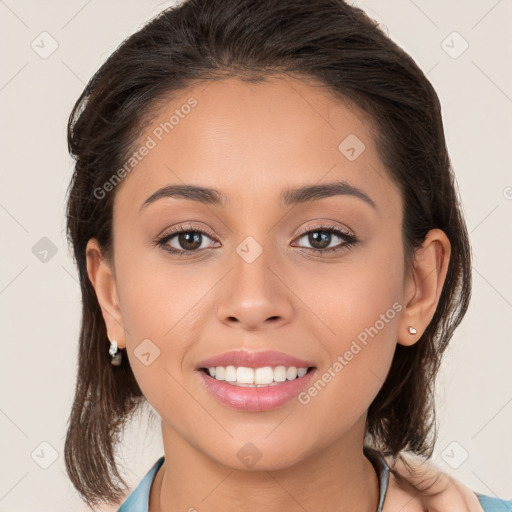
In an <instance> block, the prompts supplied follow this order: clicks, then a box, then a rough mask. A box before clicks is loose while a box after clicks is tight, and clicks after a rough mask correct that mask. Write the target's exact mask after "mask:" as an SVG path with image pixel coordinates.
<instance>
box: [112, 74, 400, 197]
mask: <svg viewBox="0 0 512 512" xmlns="http://www.w3.org/2000/svg"><path fill="white" fill-rule="evenodd" d="M144 148H146V149H144ZM133 150H134V151H135V152H136V153H138V155H137V159H136V160H133V161H132V162H131V164H133V165H128V166H127V167H126V168H127V169H130V171H129V173H127V174H126V178H125V181H126V183H123V186H122V187H120V190H118V195H119V201H118V199H117V198H116V202H118V203H122V204H123V205H125V206H131V207H133V206H135V205H136V206H137V207H138V206H140V205H142V203H143V202H144V200H145V199H146V198H147V197H148V196H149V195H151V193H153V192H154V191H155V190H156V189H157V188H160V187H164V186H166V185H169V184H180V183H187V184H194V185H201V186H204V187H211V188H217V189H222V191H223V192H225V193H226V195H227V197H228V198H229V201H230V202H231V199H232V198H238V200H239V201H240V202H242V203H244V204H247V199H250V198H251V197H252V198H254V200H256V199H258V200H259V201H261V200H262V199H263V198H271V199H272V200H275V199H276V198H278V196H279V193H280V190H281V189H284V188H287V187H290V186H292V187H293V186H299V185H305V184H308V185H309V184H314V183H315V184H316V183H322V182H333V181H340V180H343V181H348V182H350V183H351V184H353V185H355V186H357V187H360V188H362V189H368V190H375V189H381V191H382V192H383V194H384V196H385V197H383V198H381V199H380V201H381V202H382V201H387V200H388V199H389V196H390V195H393V194H394V195H395V197H394V199H396V194H397V191H396V189H395V187H394V186H393V185H392V184H391V182H390V179H389V177H388V174H387V172H386V171H385V170H384V168H383V165H382V163H381V162H380V159H379V157H378V155H377V150H376V147H375V143H374V140H373V138H372V136H371V122H370V120H369V118H368V117H367V115H365V114H363V112H362V111H360V110H359V109H358V108H356V107H354V106H351V105H350V104H349V103H347V102H345V101H341V100H340V99H338V98H335V97H334V96H333V95H332V94H331V93H330V92H329V90H327V89H326V88H325V87H322V86H320V85H319V84H317V83H315V82H311V81H303V80H298V79H293V78H291V77H289V76H277V77H273V78H269V79H267V80H266V81H263V82H259V83H249V82H245V81H242V80H240V79H238V78H226V79H221V80H216V81H211V82H200V83H198V84H196V85H194V86H193V87H190V88H187V89H186V90H182V91H180V92H179V93H177V94H175V95H173V97H172V99H169V100H168V101H163V102H160V103H159V108H158V109H157V113H156V116H155V117H154V118H153V119H152V121H151V123H150V124H149V125H148V126H147V128H146V129H145V131H144V132H143V134H142V135H141V137H140V138H139V140H138V142H137V144H135V146H134V148H133ZM142 153H143V155H142ZM386 194H387V196H386ZM386 197H388V199H386Z"/></svg>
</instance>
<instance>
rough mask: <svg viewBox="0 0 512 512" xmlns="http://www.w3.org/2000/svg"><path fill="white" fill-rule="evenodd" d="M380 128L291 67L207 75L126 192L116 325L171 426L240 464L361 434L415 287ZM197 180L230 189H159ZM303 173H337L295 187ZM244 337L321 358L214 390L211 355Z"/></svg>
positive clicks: (150, 147)
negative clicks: (299, 370)
mask: <svg viewBox="0 0 512 512" xmlns="http://www.w3.org/2000/svg"><path fill="white" fill-rule="evenodd" d="M173 116H174V117H173ZM166 123H167V124H166ZM369 130H370V126H369V124H368V121H367V120H365V118H363V116H362V114H361V113H360V112H359V111H356V110H353V109H349V108H348V106H347V105H344V104H342V103H341V102H340V101H337V100H335V99H333V98H332V97H331V96H329V95H328V94H327V93H326V91H325V90H322V89H321V88H319V87H315V86H313V85H312V84H309V83H307V82H302V81H298V80H294V79H291V78H289V77H287V78H285V79H272V80H268V81H267V82H264V83H258V84H250V83H246V82H243V81H240V80H238V79H224V80H220V81H217V82H211V83H209V84H206V83H201V84H199V85H197V86H195V87H193V88H190V89H187V90H186V91H182V92H181V93H180V94H179V95H178V96H176V97H175V98H174V99H173V100H172V101H170V102H169V103H168V104H167V105H166V106H165V107H164V108H162V109H161V110H160V111H159V114H158V118H156V119H155V120H154V121H153V122H152V124H151V126H149V127H148V128H147V129H146V131H145V132H144V133H143V134H142V136H141V137H140V140H139V143H138V144H137V145H136V147H135V148H134V149H135V150H137V151H138V160H137V162H136V165H135V166H134V167H133V169H132V170H131V171H130V172H129V173H128V174H127V176H126V178H125V181H124V182H123V183H122V184H121V185H119V186H118V187H119V188H118V190H117V191H116V194H117V195H116V198H115V202H114V221H113V230H114V267H115V287H116V295H117V297H118V301H119V311H120V316H119V319H118V322H119V323H118V324H111V328H109V334H115V337H116V339H117V340H118V341H119V345H120V346H121V347H126V348H127V352H128V356H129V361H130V365H131V367H132V369H133V372H134V374H135V377H136V379H137V381H138V383H139V385H140V388H141V389H142V391H143V393H144V395H145V396H146V398H147V400H148V401H149V403H150V404H151V406H152V407H153V408H154V409H155V410H156V411H157V412H158V414H159V415H160V416H161V418H162V426H163V432H164V436H167V439H168V440H171V439H172V440H174V441H175V442H176V443H178V442H186V443H187V446H191V447H193V448H195V449H197V450H199V451H200V452H202V453H203V454H206V455H208V456H210V457H211V458H213V459H214V460H216V461H218V462H220V463H222V464H225V465H227V466H230V467H239V468H242V467H244V465H245V466H246V467H248V464H247V462H246V460H245V459H244V456H245V455H253V456H255V457H256V458H258V459H259V460H258V468H266V469H278V468H282V467H286V466H290V465H291V464H293V463H295V462H297V461H299V460H303V459H304V458H305V457H307V456H309V455H312V454H314V453H316V452H318V451H319V450H321V449H323V448H326V447H328V446H329V445H332V444H333V443H336V442H340V443H344V442H346V443H352V444H353V443H356V444H357V445H361V444H362V441H363V434H364V423H365V418H366V411H367V409H368V407H369V405H370V403H371V402H372V400H373V399H374V397H375V396H376V394H377V392H378V391H379V389H380V388H381V386H382V384H383V382H384V380H385V377H386V375H387V372H388V370H389V367H390V364H391V360H392V357H393V353H394V350H395V346H396V343H397V337H398V334H397V333H398V330H399V326H400V316H401V313H400V311H401V309H402V307H403V306H404V304H405V303H406V301H407V298H408V295H409V289H408V288H407V286H408V282H409V281H408V279H406V276H405V271H404V252H403V246H402V202H401V198H400V194H399V191H398V189H397V187H396V186H395V185H394V184H393V182H392V181H391V179H390V178H389V175H388V173H387V171H386V169H385V168H384V167H383V164H382V163H381V161H380V160H379V157H378V155H377V152H376V147H375V144H374V141H373V139H372V136H371V134H370V131H369ZM143 146H145V147H146V149H142V148H143ZM139 159H140V161H139ZM133 163H134V161H132V165H133ZM127 168H128V167H127ZM327 184H329V185H330V186H331V184H332V185H333V187H332V188H331V187H326V185H327ZM334 184H338V185H339V187H338V188H337V189H334ZM343 184H345V187H344V188H343V187H342V186H341V185H343ZM185 185H190V186H194V187H201V188H204V189H216V190H217V191H218V193H219V195H220V196H221V198H220V200H219V201H218V202H217V201H215V200H214V199H215V198H216V195H215V194H214V193H212V192H209V193H208V194H204V193H203V194H199V193H197V194H196V199H200V198H203V200H194V199H192V198H184V197H183V196H180V195H174V196H170V195H167V196H166V195H165V194H161V195H160V197H157V198H155V197H153V200H151V201H149V202H147V203H145V202H146V201H147V200H148V198H150V197H151V196H152V195H153V194H155V192H156V191H158V190H159V189H162V188H164V187H169V186H175V187H183V186H185ZM302 187H323V188H320V189H317V190H316V192H315V191H313V193H308V192H303V193H294V192H293V191H294V190H296V189H300V188H302ZM351 187H352V188H351ZM357 191H359V192H357ZM205 199H209V201H206V200H205ZM180 226H181V227H180ZM180 229H183V231H184V232H185V233H182V234H181V235H180V234H174V236H171V237H170V238H169V236H168V235H169V234H170V231H171V230H180ZM332 230H339V231H340V232H341V234H340V233H337V232H336V231H332ZM187 232H188V235H187ZM201 232H202V233H201ZM308 233H309V234H308ZM343 233H346V234H347V235H348V237H345V235H344V234H343ZM166 237H167V238H166ZM156 240H161V241H162V243H161V244H160V245H158V244H156V243H155V241H156ZM169 249H171V250H173V251H175V252H169ZM315 249H316V251H315ZM186 250H188V251H189V252H184V251H186ZM322 251H323V252H322ZM120 325H122V327H121V326H120ZM233 350H243V351H247V352H262V351H278V352H281V353H284V354H285V355H288V356H291V357H295V358H298V359H301V360H303V362H304V361H305V362H306V363H308V366H309V365H311V366H314V367H315V369H314V370H313V371H310V372H308V373H307V374H306V375H305V376H304V377H302V380H301V381H300V382H301V383H300V384H298V382H299V381H298V380H297V381H294V383H293V384H292V385H291V386H290V385H289V384H284V383H283V384H278V385H277V386H272V387H268V386H267V387H258V388H251V389H248V388H247V387H241V386H235V385H233V384H229V383H224V384H220V385H216V386H214V387H215V389H217V388H218V389H219V391H218V392H213V391H210V387H211V386H212V383H213V384H215V382H216V379H212V378H211V377H207V376H206V373H205V372H204V371H203V370H201V369H200V367H201V363H202V362H204V361H205V360H206V359H209V358H212V357H214V356H219V355H222V354H224V353H226V352H229V351H233ZM272 361H274V364H272ZM242 362H243V361H242ZM252 362H253V363H254V364H252V368H253V370H254V368H261V367H264V366H267V364H265V363H266V362H270V365H271V367H275V366H280V364H276V362H277V363H279V360H277V359H276V360H268V361H266V360H265V359H263V360H262V361H256V360H253V361H252ZM244 364H245V365H246V366H247V367H249V366H251V364H250V362H247V363H244ZM244 364H240V365H239V366H244ZM220 366H223V365H220ZM224 366H228V365H227V364H226V365H224ZM235 366H238V365H235ZM284 366H285V367H286V371H287V372H288V375H289V376H290V375H291V376H293V374H294V370H293V369H292V370H287V367H288V366H290V365H288V364H284ZM221 372H222V370H221ZM257 373H258V375H259V376H260V377H262V376H264V375H268V371H267V370H259V371H258V372H257ZM246 375H247V374H246V373H245V372H244V371H243V370H242V371H241V372H240V373H239V374H238V376H239V377H240V379H242V380H243V379H244V376H246ZM248 375H249V377H248V378H250V375H251V374H250V372H249V374H248ZM287 382H288V381H287ZM290 382H291V381H290ZM315 384H316V387H315ZM279 386H287V387H291V388H293V389H292V391H291V392H290V393H291V395H292V396H291V397H290V396H289V395H288V394H287V393H286V392H285V391H281V390H279ZM297 386H298V387H297ZM228 387H229V389H228ZM226 389H227V391H226ZM283 389H285V388H284V387H283ZM217 393H220V394H221V395H222V394H223V393H224V394H223V396H224V401H223V400H222V399H221V398H220V397H219V395H218V394H217ZM226 393H227V394H226ZM244 393H247V394H248V395H250V396H252V398H251V399H248V398H244ZM258 393H259V394H258ZM271 393H273V394H272V396H271ZM255 396H256V398H255ZM258 397H259V398H260V399H258ZM228 402H231V404H230V403H228ZM248 443H252V445H251V444H248Z"/></svg>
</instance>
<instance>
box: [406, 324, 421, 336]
mask: <svg viewBox="0 0 512 512" xmlns="http://www.w3.org/2000/svg"><path fill="white" fill-rule="evenodd" d="M407 329H409V334H416V333H417V332H418V331H416V329H415V328H414V327H411V326H410V325H409V327H407Z"/></svg>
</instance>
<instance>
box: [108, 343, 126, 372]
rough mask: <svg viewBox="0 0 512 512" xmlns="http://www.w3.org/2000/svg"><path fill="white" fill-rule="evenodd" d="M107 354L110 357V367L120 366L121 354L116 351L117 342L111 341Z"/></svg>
mask: <svg viewBox="0 0 512 512" xmlns="http://www.w3.org/2000/svg"><path fill="white" fill-rule="evenodd" d="M108 353H109V354H110V356H111V357H112V359H111V361H110V364H111V365H112V366H119V365H120V364H121V361H122V360H123V353H122V352H118V351H117V341H116V340H112V341H111V342H110V348H109V350H108Z"/></svg>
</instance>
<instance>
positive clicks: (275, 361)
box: [198, 350, 315, 368]
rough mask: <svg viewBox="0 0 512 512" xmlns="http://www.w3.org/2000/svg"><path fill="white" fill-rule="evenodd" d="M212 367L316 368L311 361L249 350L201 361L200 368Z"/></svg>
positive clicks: (273, 352)
mask: <svg viewBox="0 0 512 512" xmlns="http://www.w3.org/2000/svg"><path fill="white" fill-rule="evenodd" d="M212 366H236V367H239V366H244V367H246V368H261V367H264V366H295V367H297V368H309V367H310V366H315V365H314V363H312V362H311V361H306V360H304V359H299V358H297V357H294V356H291V355H289V354H285V353H284V352H277V351H275V350H262V351H257V352H251V351H247V350H232V351H230V352H225V353H224V354H220V355H218V356H214V357H210V358H208V359H205V360H203V361H201V362H200V363H199V364H198V368H211V367H212Z"/></svg>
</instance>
